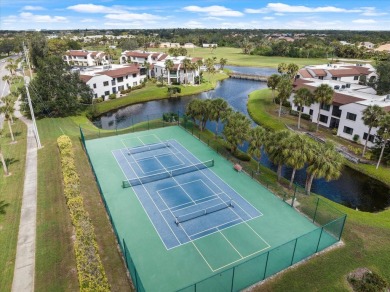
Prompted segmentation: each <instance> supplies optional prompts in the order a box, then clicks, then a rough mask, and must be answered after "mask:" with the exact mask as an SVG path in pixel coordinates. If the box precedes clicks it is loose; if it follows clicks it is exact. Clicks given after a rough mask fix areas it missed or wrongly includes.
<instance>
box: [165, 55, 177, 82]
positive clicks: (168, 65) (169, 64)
mask: <svg viewBox="0 0 390 292" xmlns="http://www.w3.org/2000/svg"><path fill="white" fill-rule="evenodd" d="M174 66H175V64H174V63H173V61H172V60H170V59H168V60H166V61H165V70H167V74H168V75H167V76H168V84H169V85H170V84H171V77H170V71H171V70H172V69H173V67H174Z"/></svg>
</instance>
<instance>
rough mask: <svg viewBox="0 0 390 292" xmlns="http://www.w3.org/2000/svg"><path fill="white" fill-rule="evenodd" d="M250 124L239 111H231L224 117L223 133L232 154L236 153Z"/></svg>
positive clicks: (247, 132)
mask: <svg viewBox="0 0 390 292" xmlns="http://www.w3.org/2000/svg"><path fill="white" fill-rule="evenodd" d="M250 125H251V122H250V120H249V119H248V118H247V117H246V116H245V115H244V114H242V113H240V112H232V113H231V114H229V115H228V116H227V117H226V123H225V127H224V129H223V135H224V136H225V139H226V142H227V143H228V145H229V146H230V151H231V153H232V154H234V153H236V151H237V148H238V146H239V145H242V144H243V143H244V141H245V140H246V139H247V137H248V134H249V130H250Z"/></svg>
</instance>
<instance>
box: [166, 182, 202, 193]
mask: <svg viewBox="0 0 390 292" xmlns="http://www.w3.org/2000/svg"><path fill="white" fill-rule="evenodd" d="M196 181H202V179H196V180H192V181H189V182H186V183H182V185H183V186H184V185H187V184H191V183H193V182H196ZM172 188H177V186H172V187H168V188H163V189H159V191H164V190H169V189H172Z"/></svg>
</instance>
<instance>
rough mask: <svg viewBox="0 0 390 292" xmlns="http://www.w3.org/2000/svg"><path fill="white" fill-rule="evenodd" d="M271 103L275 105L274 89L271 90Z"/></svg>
mask: <svg viewBox="0 0 390 292" xmlns="http://www.w3.org/2000/svg"><path fill="white" fill-rule="evenodd" d="M272 102H273V103H275V89H272Z"/></svg>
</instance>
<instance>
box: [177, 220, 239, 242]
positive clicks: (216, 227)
mask: <svg viewBox="0 0 390 292" xmlns="http://www.w3.org/2000/svg"><path fill="white" fill-rule="evenodd" d="M237 220H240V222H239V223H238V224H241V223H243V222H244V221H243V220H242V218H241V217H237V218H236V219H234V220H231V221H228V222H225V223H222V224H219V225H217V226H213V227H210V228H207V229H204V230H202V231H199V232H196V233H193V234H191V235H190V237H194V236H195V235H198V234H201V233H203V232H206V231H209V230H212V229H217V231H219V229H218V228H219V227H221V226H223V225H226V224H229V223H232V222H234V221H237ZM182 225H183V224H182ZM233 226H234V225H233ZM229 227H230V226H229ZM222 230H223V229H222ZM217 231H215V232H213V233H216V232H217ZM207 235H210V234H207ZM200 238H202V237H199V238H195V240H198V239H200Z"/></svg>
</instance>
